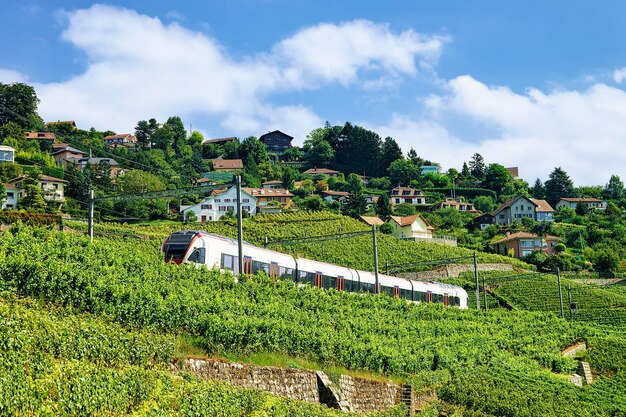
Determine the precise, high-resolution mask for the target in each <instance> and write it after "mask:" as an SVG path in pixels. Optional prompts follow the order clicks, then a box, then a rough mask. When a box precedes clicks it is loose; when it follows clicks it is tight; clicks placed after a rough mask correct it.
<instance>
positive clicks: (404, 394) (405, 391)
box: [400, 384, 413, 416]
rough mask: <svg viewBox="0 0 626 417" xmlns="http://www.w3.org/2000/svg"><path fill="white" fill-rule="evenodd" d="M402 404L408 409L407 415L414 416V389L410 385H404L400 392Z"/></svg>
mask: <svg viewBox="0 0 626 417" xmlns="http://www.w3.org/2000/svg"><path fill="white" fill-rule="evenodd" d="M400 402H401V403H402V404H405V405H406V406H407V409H408V413H407V415H409V416H410V415H411V414H413V409H412V408H413V387H411V385H409V384H403V385H402V389H401V391H400Z"/></svg>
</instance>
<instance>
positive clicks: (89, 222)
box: [87, 188, 94, 243]
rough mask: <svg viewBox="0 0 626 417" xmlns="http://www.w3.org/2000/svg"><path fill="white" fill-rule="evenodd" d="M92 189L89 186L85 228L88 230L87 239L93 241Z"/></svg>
mask: <svg viewBox="0 0 626 417" xmlns="http://www.w3.org/2000/svg"><path fill="white" fill-rule="evenodd" d="M93 205H94V198H93V189H92V188H89V217H88V219H87V230H88V231H89V240H90V241H91V242H92V243H93Z"/></svg>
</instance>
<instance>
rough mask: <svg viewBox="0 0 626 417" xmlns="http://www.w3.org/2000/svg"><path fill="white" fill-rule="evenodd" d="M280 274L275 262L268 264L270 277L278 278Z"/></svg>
mask: <svg viewBox="0 0 626 417" xmlns="http://www.w3.org/2000/svg"><path fill="white" fill-rule="evenodd" d="M279 275H280V267H279V266H278V264H277V263H276V262H272V263H271V264H270V277H272V278H278V277H279Z"/></svg>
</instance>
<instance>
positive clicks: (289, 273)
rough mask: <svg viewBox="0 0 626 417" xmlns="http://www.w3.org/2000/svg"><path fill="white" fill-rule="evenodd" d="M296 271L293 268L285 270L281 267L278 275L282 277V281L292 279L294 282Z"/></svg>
mask: <svg viewBox="0 0 626 417" xmlns="http://www.w3.org/2000/svg"><path fill="white" fill-rule="evenodd" d="M294 272H295V271H294V270H293V268H285V267H284V266H281V267H280V268H279V270H278V274H279V275H280V277H281V278H282V279H290V280H293V279H294Z"/></svg>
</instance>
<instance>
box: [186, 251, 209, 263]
mask: <svg viewBox="0 0 626 417" xmlns="http://www.w3.org/2000/svg"><path fill="white" fill-rule="evenodd" d="M205 258H206V249H205V248H196V249H194V250H193V252H191V255H189V262H196V263H199V264H203V263H205V260H206V259H205Z"/></svg>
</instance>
